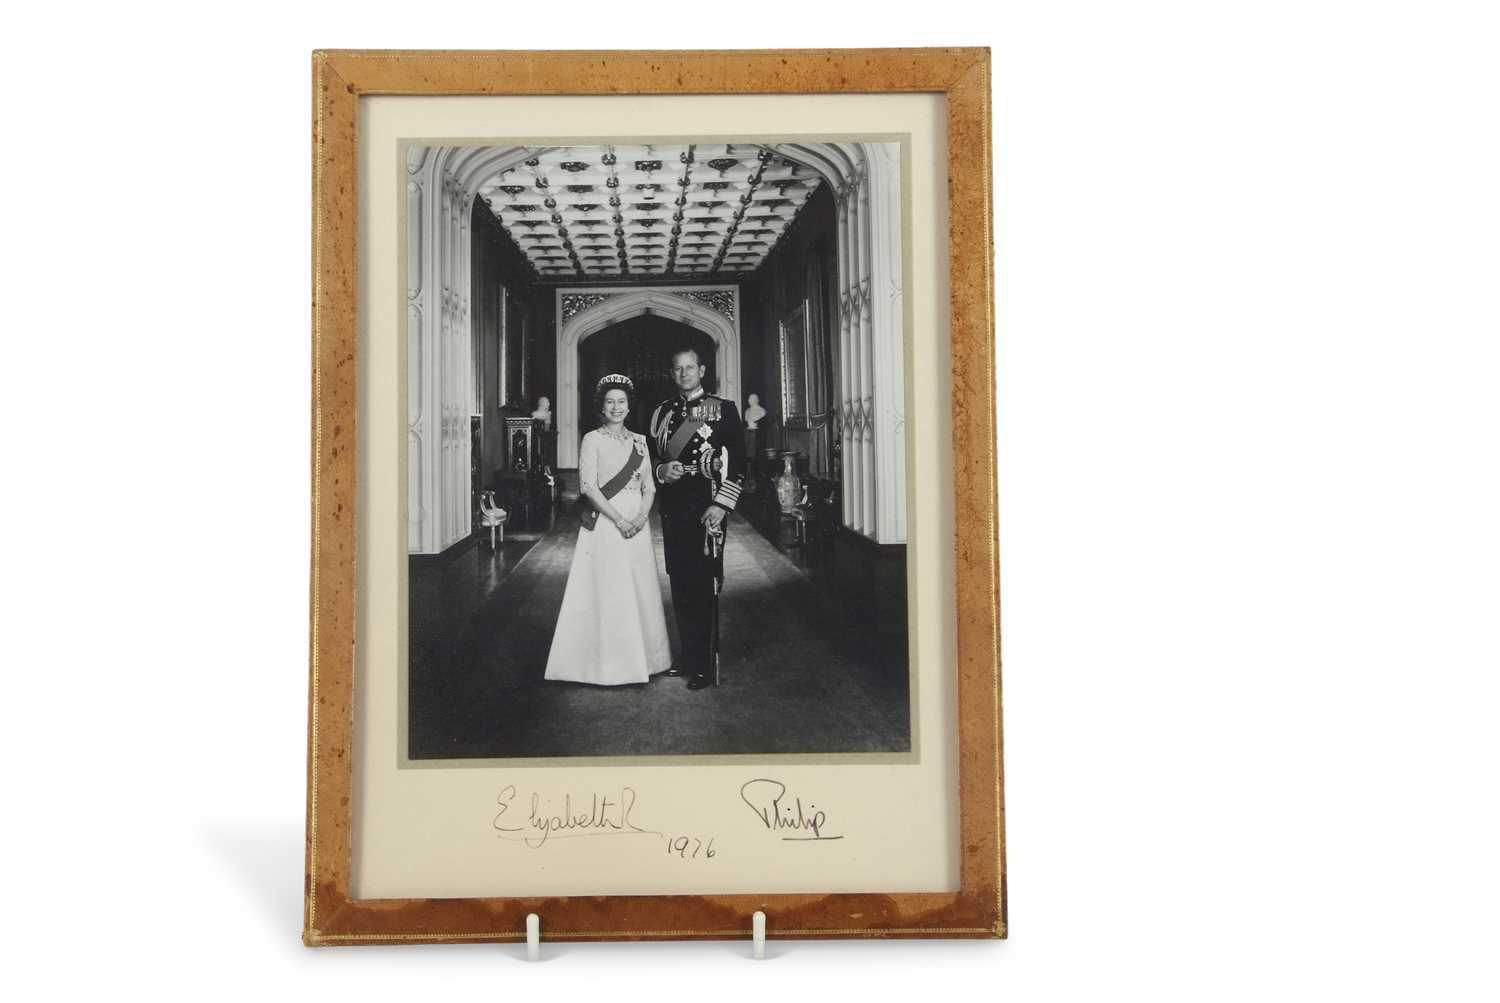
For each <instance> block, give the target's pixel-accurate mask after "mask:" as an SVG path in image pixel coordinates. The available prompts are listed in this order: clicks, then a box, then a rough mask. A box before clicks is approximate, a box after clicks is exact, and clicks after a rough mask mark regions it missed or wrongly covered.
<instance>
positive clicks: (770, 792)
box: [740, 778, 844, 843]
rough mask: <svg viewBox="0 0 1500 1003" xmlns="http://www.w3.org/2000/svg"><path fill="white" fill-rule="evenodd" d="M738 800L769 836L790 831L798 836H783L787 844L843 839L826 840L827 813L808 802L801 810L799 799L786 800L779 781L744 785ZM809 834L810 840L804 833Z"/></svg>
mask: <svg viewBox="0 0 1500 1003" xmlns="http://www.w3.org/2000/svg"><path fill="white" fill-rule="evenodd" d="M740 800H741V801H743V802H745V804H746V805H748V806H749V807H750V810H751V811H753V812H755V815H756V817H757V818H759V819H760V820H761V823H762V824H763V825H764V826H765V827H766V829H768V830H769V831H771V832H784V831H790V832H792V833H796V834H797V835H791V836H782V837H781V838H782V839H783V840H785V841H786V842H789V843H790V842H813V841H818V840H828V839H843V838H844V837H843V836H826V835H824V834H823V830H824V828H825V827H826V826H827V824H828V813H827V812H825V811H822V810H820V809H819V808H818V806H817V805H815V804H813V803H812V802H808V804H807V807H806V808H804V807H803V806H802V799H801V798H800V797H793V798H792V799H791V801H790V802H788V801H787V798H786V784H784V783H782V782H781V781H780V780H767V779H765V778H757V779H755V780H749V781H746V782H745V783H744V784H743V785H742V786H741V787H740ZM809 832H810V833H812V835H811V836H809V835H806V833H809Z"/></svg>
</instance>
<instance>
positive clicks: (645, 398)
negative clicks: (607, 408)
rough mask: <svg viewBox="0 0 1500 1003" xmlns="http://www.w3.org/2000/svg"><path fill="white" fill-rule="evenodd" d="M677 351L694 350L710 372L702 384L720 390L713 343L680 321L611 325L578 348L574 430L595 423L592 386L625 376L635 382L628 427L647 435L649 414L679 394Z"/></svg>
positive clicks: (641, 319)
mask: <svg viewBox="0 0 1500 1003" xmlns="http://www.w3.org/2000/svg"><path fill="white" fill-rule="evenodd" d="M681 348H696V349H697V350H698V357H699V358H700V359H702V360H703V364H704V365H705V366H707V367H708V373H707V374H706V375H705V376H704V377H703V385H704V386H705V387H706V388H707V389H708V390H710V391H713V390H715V389H716V388H717V386H718V372H717V368H716V364H715V348H716V346H715V345H714V340H713V338H711V337H709V336H708V335H707V334H706V333H704V332H703V331H700V330H698V329H697V328H695V327H690V326H688V325H687V324H683V323H681V322H680V321H675V320H670V319H668V318H666V317H658V316H655V315H653V314H649V313H648V314H642V315H640V316H637V317H631V318H629V319H628V320H622V321H620V322H619V323H617V324H611V325H610V326H609V327H606V328H605V329H604V330H602V331H600V332H599V333H597V334H594V335H591V336H590V337H588V338H586V339H584V340H583V341H581V342H579V344H578V387H579V393H578V430H579V433H580V434H582V433H583V432H587V431H588V430H589V429H591V428H595V427H597V426H598V424H599V418H598V416H597V415H595V414H594V413H593V409H594V400H593V398H594V384H595V383H597V382H598V381H599V378H600V377H601V376H604V375H605V374H607V373H623V374H624V375H626V376H629V377H630V379H631V380H632V381H633V382H634V383H635V391H636V409H635V410H634V411H632V412H631V414H630V418H629V420H628V421H627V422H626V424H627V425H628V426H629V427H630V428H632V429H634V430H635V431H637V432H645V431H646V421H647V420H648V419H649V417H650V414H651V409H652V408H653V407H655V406H656V405H657V404H658V403H660V402H661V401H663V400H666V399H667V398H668V397H670V396H672V395H673V394H674V393H676V392H677V386H676V384H674V383H673V382H672V372H671V370H672V354H673V353H674V352H676V351H677V350H679V349H681Z"/></svg>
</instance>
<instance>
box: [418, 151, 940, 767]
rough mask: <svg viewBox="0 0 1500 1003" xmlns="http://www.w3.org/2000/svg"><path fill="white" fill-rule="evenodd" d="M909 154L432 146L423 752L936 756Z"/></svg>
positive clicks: (422, 158)
mask: <svg viewBox="0 0 1500 1003" xmlns="http://www.w3.org/2000/svg"><path fill="white" fill-rule="evenodd" d="M901 163H902V148H901V145H900V144H899V143H861V142H833V141H830V142H817V141H808V142H801V141H799V142H796V143H787V142H765V143H757V142H750V141H746V142H730V143H725V142H712V143H708V142H705V143H694V142H682V141H672V142H660V143H656V142H650V141H648V140H635V141H631V142H629V143H606V142H599V143H595V144H589V145H573V146H519V145H503V144H500V143H496V144H493V145H469V146H424V145H419V144H415V143H412V144H409V145H407V146H406V147H405V149H404V165H405V173H406V175H407V177H406V184H407V195H406V200H405V211H404V214H403V225H404V227H405V238H406V248H407V252H406V255H405V258H404V268H405V272H406V282H405V287H406V292H407V310H406V315H405V338H406V347H407V352H406V358H407V365H406V387H405V390H406V401H407V413H406V417H407V431H406V471H407V483H406V492H407V497H406V518H405V526H406V537H407V547H406V549H407V554H408V557H407V561H408V568H407V572H408V588H407V593H406V594H407V601H408V604H407V641H408V643H407V650H406V665H405V677H404V687H405V700H404V702H403V704H402V707H403V710H402V713H403V714H404V715H405V721H404V725H405V736H406V743H405V744H406V747H405V749H404V755H405V757H406V759H407V760H408V761H410V762H411V763H413V764H419V763H420V764H424V765H439V764H440V763H441V762H442V761H445V760H505V759H518V758H525V759H531V758H569V757H615V756H684V755H693V756H705V755H707V756H766V755H781V754H819V755H823V756H838V755H843V754H851V755H852V754H857V755H861V756H870V755H872V754H874V755H879V754H890V755H892V756H904V755H908V754H910V753H911V751H912V741H913V735H912V710H913V708H912V699H911V693H912V689H913V686H912V681H911V665H910V657H909V646H908V636H907V628H908V612H907V610H908V588H907V554H906V541H907V526H906V520H907V499H906V486H907V485H906V469H907V455H906V450H907V436H906V429H905V400H906V385H905V380H906V374H905V365H904V361H903V360H904V346H905V332H904V320H903V318H904V310H903V304H902V295H903V288H904V286H903V275H902V261H903V253H902V232H901V213H902V184H903V178H902V176H901Z"/></svg>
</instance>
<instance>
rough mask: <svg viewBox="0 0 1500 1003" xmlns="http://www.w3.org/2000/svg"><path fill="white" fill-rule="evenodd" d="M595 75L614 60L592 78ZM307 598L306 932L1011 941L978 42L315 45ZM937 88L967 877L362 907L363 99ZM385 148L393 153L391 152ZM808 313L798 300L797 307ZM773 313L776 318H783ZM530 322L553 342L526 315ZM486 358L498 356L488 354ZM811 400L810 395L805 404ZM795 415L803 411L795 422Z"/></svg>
mask: <svg viewBox="0 0 1500 1003" xmlns="http://www.w3.org/2000/svg"><path fill="white" fill-rule="evenodd" d="M601 66H607V67H608V72H607V73H600V72H597V70H598V69H599V68H600V67H601ZM312 69H313V310H312V315H313V316H312V328H313V388H312V389H313V416H312V417H313V421H312V473H313V478H312V479H313V494H312V526H313V529H312V555H311V565H312V568H311V571H312V593H311V603H310V606H311V609H310V620H311V624H310V635H311V636H310V679H309V722H308V777H307V781H308V784H307V837H306V840H307V845H306V850H307V852H306V884H305V889H304V891H305V902H304V931H303V939H304V942H305V943H307V944H309V945H337V944H379V943H411V942H473V941H494V942H506V941H519V940H524V939H525V938H526V917H527V915H528V914H531V913H536V914H538V915H540V916H541V917H542V923H543V927H542V931H543V937H544V938H545V939H549V940H632V939H697V938H724V939H727V938H746V937H748V936H749V931H750V929H751V918H752V915H753V914H754V913H755V912H756V911H763V912H764V913H765V914H766V916H767V924H768V926H769V929H770V932H771V935H772V936H773V937H793V938H795V937H809V938H817V937H824V938H829V937H832V938H839V937H848V938H860V937H871V938H879V937H911V938H970V939H975V938H994V937H1004V936H1006V922H1007V921H1006V865H1005V835H1004V833H1005V820H1004V798H1003V791H1004V780H1003V776H1004V771H1003V766H1002V759H1001V748H1002V725H1001V691H1000V631H999V557H998V515H997V503H996V497H997V482H996V456H995V442H996V436H995V432H996V428H995V415H996V406H995V386H996V384H995V372H994V364H993V360H994V358H995V333H994V275H993V271H992V263H993V260H994V255H993V234H992V213H991V168H990V149H991V140H990V128H991V123H990V98H989V95H990V54H989V51H988V50H987V49H979V48H943V49H875V50H787V51H775V50H757V51H680V52H648V51H640V52H462V51H452V52H436V51H433V52H408V51H340V50H326V51H319V52H317V53H315V54H314V56H313V67H312ZM902 93H920V94H935V95H942V97H943V99H944V101H945V104H946V116H945V122H944V124H945V139H946V144H947V154H946V176H945V178H944V179H943V180H944V181H945V182H946V199H947V205H948V214H947V216H948V218H947V227H948V239H947V248H946V251H947V253H946V257H945V259H944V260H945V264H946V269H947V282H948V286H949V292H950V302H949V306H948V319H949V325H950V332H951V344H950V345H948V346H946V349H945V354H946V355H947V357H948V358H949V359H950V360H951V373H950V374H949V375H950V378H951V381H952V382H951V409H950V410H947V411H945V412H944V413H943V414H941V415H933V416H931V417H932V418H934V419H935V420H941V421H942V422H943V423H945V424H950V423H951V437H952V441H953V471H952V473H953V481H952V484H951V487H948V488H947V490H948V491H949V493H950V495H951V499H952V505H953V513H954V515H953V518H954V525H955V527H957V528H958V530H957V532H955V533H954V537H953V539H952V541H951V546H952V551H951V554H952V557H951V566H952V568H953V575H954V579H955V580H954V583H953V587H954V592H953V594H954V596H955V605H954V608H953V609H952V610H951V625H952V632H953V636H954V639H955V646H954V652H955V654H954V658H953V662H952V665H951V666H946V667H945V671H947V672H949V673H950V674H951V679H952V683H953V685H952V690H951V692H953V693H954V694H955V696H956V706H955V707H954V708H952V715H953V717H952V720H953V721H954V722H955V727H956V732H957V734H956V750H957V755H956V762H955V763H954V765H953V770H954V772H955V775H956V785H957V807H956V812H955V815H956V820H957V821H956V828H955V842H956V844H957V845H956V847H955V848H954V850H953V852H954V854H955V855H956V857H957V888H956V889H951V890H944V891H859V892H848V891H837V892H835V891H829V892H798V893H793V894H788V893H767V894H759V893H755V892H737V893H734V894H702V895H700V894H660V895H656V894H645V895H638V894H631V895H577V894H571V895H562V894H559V895H529V896H513V897H479V896H474V897H421V898H415V897H414V898H360V897H356V894H355V875H354V870H355V866H354V859H355V854H354V843H355V830H356V825H355V816H356V808H357V804H356V802H357V801H358V799H359V797H360V796H361V795H360V788H359V786H358V782H357V777H356V769H357V768H356V762H357V756H356V750H357V746H358V743H359V742H360V741H361V737H360V735H359V734H357V733H356V732H357V727H356V718H357V714H356V701H357V697H360V696H361V695H360V694H359V693H357V691H356V678H357V651H358V649H359V647H360V644H361V643H362V642H361V638H362V635H361V633H360V632H361V630H362V625H361V623H359V622H357V618H356V610H357V607H358V602H357V599H358V595H359V589H360V588H361V584H360V583H361V581H362V575H361V570H360V561H361V560H362V559H363V558H362V555H361V553H360V552H359V549H358V547H357V539H358V537H357V528H356V523H357V518H358V515H359V508H358V497H357V490H356V489H357V483H356V481H357V471H358V462H357V460H358V457H357V452H356V427H357V425H356V418H357V415H358V413H359V412H358V402H359V399H360V394H361V392H362V389H361V386H360V379H361V377H360V375H359V374H360V371H361V359H360V325H361V323H362V321H364V320H366V319H367V318H362V317H361V313H360V310H361V307H360V289H361V286H360V281H361V276H360V274H359V261H360V253H361V241H362V240H363V239H364V236H363V234H362V231H361V226H362V225H363V224H362V217H361V211H360V201H359V193H360V185H361V182H362V179H361V177H360V174H359V166H358V165H359V163H360V141H361V135H360V128H361V124H360V123H361V101H362V100H364V99H366V98H373V97H384V96H408V97H440V96H441V97H459V96H485V97H518V96H536V95H569V96H585V95H593V96H606V95H693V96H714V95H831V94H902ZM392 156H393V157H394V152H393V154H392ZM801 309H802V310H803V311H804V316H805V311H806V306H805V304H804V306H803V307H802V308H801ZM780 322H781V318H778V319H777V323H778V325H779V324H780ZM527 326H528V330H527V335H528V336H529V337H532V338H544V337H545V334H544V333H543V330H544V329H542V328H539V327H537V328H533V327H532V326H531V323H530V319H529V318H528V320H527ZM496 362H497V364H498V363H499V362H500V360H496ZM805 403H806V402H804V404H805ZM803 418H804V419H806V418H807V415H805V414H804V415H803Z"/></svg>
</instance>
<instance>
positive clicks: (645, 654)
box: [546, 428, 672, 686]
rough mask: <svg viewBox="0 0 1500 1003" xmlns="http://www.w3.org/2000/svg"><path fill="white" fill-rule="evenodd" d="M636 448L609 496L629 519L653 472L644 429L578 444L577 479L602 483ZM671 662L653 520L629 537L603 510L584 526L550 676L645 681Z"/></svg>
mask: <svg viewBox="0 0 1500 1003" xmlns="http://www.w3.org/2000/svg"><path fill="white" fill-rule="evenodd" d="M632 449H634V450H637V451H638V452H639V453H640V454H641V463H640V466H639V467H637V468H636V471H635V473H634V475H633V476H632V477H631V479H630V483H629V484H627V485H625V487H624V488H623V489H622V490H621V491H620V492H619V493H618V494H616V495H615V496H614V497H613V498H611V499H610V502H611V504H613V505H614V507H615V508H616V509H617V510H618V511H619V513H620V514H621V515H622V516H624V517H625V518H626V519H629V518H631V517H632V516H634V515H635V514H636V513H638V512H640V511H641V505H642V503H643V498H644V496H643V495H642V494H641V482H642V480H643V478H646V477H650V476H651V459H650V456H649V455H648V454H647V452H646V437H645V436H643V435H637V434H635V433H634V432H631V433H630V438H629V440H628V441H623V442H622V441H620V440H619V439H616V438H614V437H612V436H610V435H607V434H605V432H604V430H603V429H602V428H601V429H595V430H594V431H592V432H590V433H588V434H587V435H585V436H584V437H583V442H581V443H580V444H579V447H578V480H579V483H580V484H590V483H591V484H593V485H595V486H596V487H599V486H602V485H603V484H605V483H606V482H608V481H609V480H610V478H612V477H614V475H615V474H616V473H618V472H619V471H620V469H621V468H622V467H624V466H625V461H626V460H627V459H629V457H630V452H631V450H632ZM671 664H672V649H671V642H670V641H668V639H667V619H666V614H665V613H664V612H663V610H662V604H661V587H660V585H659V583H658V582H657V578H656V551H655V548H654V547H653V546H652V545H651V524H650V523H649V522H648V523H647V524H646V525H645V527H644V528H642V529H641V531H640V532H639V533H637V534H636V535H635V536H633V537H631V538H630V539H629V540H627V539H625V538H624V537H623V536H621V535H620V531H619V530H618V529H616V528H615V524H614V523H612V522H610V521H609V520H608V519H607V518H605V517H604V516H602V515H601V516H600V517H599V521H598V522H596V523H595V524H594V528H593V529H592V530H587V529H583V528H582V527H580V528H579V530H578V546H577V547H575V548H574V550H573V566H572V567H571V568H570V569H569V570H568V584H567V587H566V588H565V589H564V590H563V601H562V609H561V610H560V611H559V612H558V614H557V627H556V629H555V630H554V631H553V633H552V650H551V651H550V652H549V653H548V655H547V673H546V678H548V679H562V680H568V681H570V682H577V683H593V684H595V685H597V686H619V685H621V684H624V683H644V682H646V681H647V680H648V679H649V678H650V677H651V676H653V675H655V674H656V673H658V672H662V671H665V670H666V669H667V668H669V667H670V666H671Z"/></svg>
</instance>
